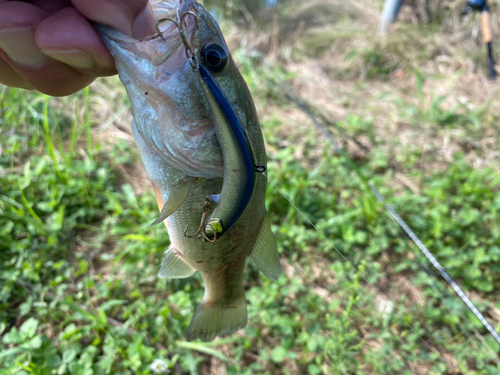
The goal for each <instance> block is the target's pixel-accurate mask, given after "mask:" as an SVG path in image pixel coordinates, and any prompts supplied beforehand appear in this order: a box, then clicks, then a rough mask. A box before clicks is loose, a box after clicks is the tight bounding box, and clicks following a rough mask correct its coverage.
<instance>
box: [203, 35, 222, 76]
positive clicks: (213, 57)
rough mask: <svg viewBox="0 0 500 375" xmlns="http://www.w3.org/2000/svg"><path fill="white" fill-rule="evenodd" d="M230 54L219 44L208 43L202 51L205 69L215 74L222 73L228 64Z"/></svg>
mask: <svg viewBox="0 0 500 375" xmlns="http://www.w3.org/2000/svg"><path fill="white" fill-rule="evenodd" d="M228 57H229V54H228V52H227V50H226V49H225V48H224V47H223V46H221V45H220V44H217V43H213V42H212V43H208V44H207V45H206V46H205V47H203V50H202V51H201V58H202V61H203V65H205V68H207V69H208V70H210V71H211V72H213V73H217V72H220V71H221V70H222V69H224V67H225V66H226V64H227V60H228Z"/></svg>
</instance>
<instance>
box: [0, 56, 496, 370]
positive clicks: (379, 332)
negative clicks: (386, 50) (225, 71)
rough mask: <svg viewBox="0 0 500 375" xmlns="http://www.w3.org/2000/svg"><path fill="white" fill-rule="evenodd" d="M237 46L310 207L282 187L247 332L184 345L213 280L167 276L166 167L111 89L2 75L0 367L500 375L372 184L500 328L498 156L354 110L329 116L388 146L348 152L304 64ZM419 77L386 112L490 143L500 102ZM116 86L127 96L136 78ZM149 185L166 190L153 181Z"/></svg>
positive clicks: (270, 198) (273, 174) (484, 342)
mask: <svg viewBox="0 0 500 375" xmlns="http://www.w3.org/2000/svg"><path fill="white" fill-rule="evenodd" d="M374 51H375V50H374ZM377 53H378V54H379V55H377V54H375V52H367V53H366V55H364V57H363V59H365V60H364V61H365V62H364V63H365V64H366V66H367V67H368V68H370V69H374V70H373V71H372V73H373V74H371V76H370V77H367V79H370V81H369V82H368V83H366V82H365V83H363V82H362V83H360V85H364V84H366V85H377V83H376V82H375V81H374V80H377V79H380V80H381V81H384V80H385V79H386V78H387V74H388V73H389V72H390V71H391V70H392V66H391V67H388V66H387V61H389V60H388V56H385V55H383V54H382V53H383V52H377ZM235 55H236V58H237V59H238V61H240V63H241V69H242V73H243V74H244V76H245V78H246V79H247V81H248V82H249V85H250V88H251V90H252V92H253V94H254V99H255V101H256V105H257V107H258V108H259V109H260V110H261V112H262V116H261V119H262V127H263V132H264V136H265V139H266V142H267V144H268V155H269V168H268V173H269V176H270V180H271V181H272V183H273V184H276V185H277V186H278V187H279V189H280V190H281V191H282V192H283V193H284V194H285V195H286V196H287V197H288V198H289V199H291V200H292V201H293V203H294V206H295V207H294V206H293V205H291V204H290V203H289V202H288V200H287V199H286V198H285V197H284V196H283V195H282V194H281V193H280V191H278V189H276V187H274V186H273V184H270V185H269V187H268V195H267V201H266V205H267V208H268V211H269V215H270V219H271V223H272V226H273V230H274V232H275V235H276V239H277V242H278V248H279V251H280V256H281V259H282V264H283V269H284V272H283V274H282V276H281V278H280V279H279V280H278V281H276V282H271V281H269V280H267V279H266V278H265V277H264V276H263V275H262V274H261V273H260V272H259V271H258V270H257V268H256V267H255V265H254V264H252V263H251V262H248V265H247V269H246V274H245V289H246V296H247V301H248V313H249V323H248V326H247V328H246V329H245V330H244V331H241V332H239V333H237V334H235V335H232V336H230V337H227V338H220V339H217V340H215V341H214V342H211V343H201V342H193V343H187V342H186V341H184V333H185V331H186V329H187V327H188V325H189V323H190V321H191V318H192V315H193V313H194V311H195V309H196V306H197V304H198V302H199V301H200V299H201V298H202V295H203V283H202V281H201V278H200V277H199V275H195V276H194V277H193V278H190V279H180V280H170V281H164V280H160V279H158V278H157V276H156V274H157V272H158V270H159V266H160V263H161V260H162V256H163V252H164V251H165V250H166V249H167V247H168V245H169V239H168V235H167V232H166V230H165V228H164V227H162V226H154V227H151V226H150V223H151V222H152V221H153V220H154V219H155V218H156V216H157V208H156V203H155V199H154V196H153V194H152V192H151V191H150V188H149V182H148V181H142V180H139V181H131V180H127V178H130V175H131V174H124V173H123V168H126V169H127V168H128V169H131V170H133V169H134V168H137V165H138V164H137V160H138V159H137V158H138V157H137V154H136V150H135V148H134V146H133V145H130V144H128V143H127V142H124V141H123V142H113V143H109V142H106V141H103V137H101V136H98V134H97V132H96V131H95V128H94V126H95V125H98V124H95V123H93V120H92V119H93V118H95V117H94V115H95V113H94V112H95V111H98V109H93V105H92V103H95V102H96V101H95V100H94V99H97V98H99V95H102V94H99V93H98V91H96V90H95V87H94V88H91V89H87V90H85V91H83V92H81V93H78V94H76V95H74V96H71V97H68V98H63V99H54V98H49V97H46V96H44V95H41V94H37V93H35V92H25V91H22V90H17V89H7V88H0V103H1V104H0V335H1V340H0V374H9V375H10V374H150V373H153V370H152V369H151V365H152V364H153V363H156V366H157V367H159V368H164V371H163V373H166V370H165V369H169V370H170V371H171V373H177V374H210V373H217V371H220V369H221V368H222V369H225V370H224V371H226V372H227V373H228V374H360V375H361V374H434V375H437V374H477V375H486V374H497V373H498V372H499V371H500V364H499V362H498V355H499V352H500V346H499V345H497V344H496V343H495V342H494V341H493V340H492V338H491V337H490V336H489V335H488V333H487V332H486V330H485V329H484V328H483V327H482V325H481V324H480V322H479V321H478V320H477V319H476V318H475V317H474V316H473V315H472V313H470V312H469V310H468V309H467V307H465V306H464V305H463V303H462V302H461V301H460V300H459V299H458V298H457V297H456V296H455V294H454V292H453V291H452V290H451V289H450V288H449V287H448V286H447V285H446V284H445V283H444V282H442V281H441V280H440V279H439V277H437V276H436V275H435V272H434V270H433V269H432V266H431V265H430V264H429V263H428V261H427V260H426V259H425V257H423V255H421V254H420V253H419V252H418V250H417V249H416V247H415V246H414V244H412V243H411V241H410V240H409V239H408V238H407V237H406V236H405V235H404V234H403V232H402V231H401V230H400V229H399V228H398V226H397V224H396V223H395V222H394V221H393V220H392V219H391V218H390V217H389V215H388V214H387V213H386V212H385V210H384V208H383V206H381V205H380V204H379V203H378V202H377V201H376V199H375V198H374V197H373V196H372V194H371V193H370V192H369V190H368V189H367V188H366V185H365V183H366V182H369V183H370V184H373V185H374V186H376V187H377V188H378V189H379V190H380V191H381V192H382V194H383V195H384V196H386V197H387V198H389V199H388V202H389V203H390V204H391V205H392V206H393V207H394V208H395V209H396V210H397V211H398V212H399V214H400V215H401V216H402V217H403V218H404V219H405V220H406V221H407V222H408V224H409V225H410V226H411V227H412V228H413V230H414V231H415V232H416V233H417V234H418V236H419V237H420V238H421V240H422V241H423V243H424V244H425V245H426V246H428V247H429V249H430V250H431V251H432V252H433V254H434V255H435V256H436V258H437V259H438V260H439V261H440V262H441V263H442V264H443V265H444V266H445V268H446V269H447V271H448V272H449V274H450V275H451V276H452V277H453V278H455V279H456V280H457V281H458V282H459V284H461V285H462V286H463V288H464V289H465V290H466V291H467V292H468V293H471V294H469V295H470V296H471V297H472V299H473V301H474V302H475V303H477V305H478V307H479V309H480V310H481V311H483V312H484V313H485V314H486V315H487V317H488V318H489V319H490V321H491V322H493V323H494V322H496V324H497V327H496V329H497V330H499V329H500V326H499V324H498V320H499V317H498V311H499V310H500V303H498V301H499V294H498V291H499V290H500V224H499V221H498V217H500V195H499V194H498V192H499V190H500V174H499V172H498V169H496V168H494V166H490V167H488V166H482V167H480V168H479V167H477V166H474V163H472V162H471V154H470V152H469V151H468V150H463V149H460V148H454V149H453V150H452V152H451V158H450V159H449V160H448V161H446V162H445V161H443V159H442V158H440V157H438V156H436V154H432V153H431V154H429V155H428V154H426V153H425V152H426V151H425V149H424V148H423V147H419V146H418V145H416V146H412V147H401V145H400V143H399V140H398V139H397V138H390V137H386V136H385V134H384V135H381V134H380V131H381V130H380V129H381V128H380V124H379V123H377V121H375V119H374V118H373V117H369V116H364V115H363V114H360V113H358V112H357V111H356V108H354V107H353V109H352V110H350V111H349V113H348V115H347V116H345V118H343V119H339V120H338V121H330V122H328V126H329V127H330V129H331V130H332V132H333V133H334V135H335V136H336V137H338V140H339V141H340V142H341V144H344V143H342V142H344V141H345V140H347V139H356V138H359V139H362V142H363V144H365V145H368V146H369V149H370V151H369V152H368V153H365V154H363V155H360V154H359V153H356V152H353V151H352V150H349V149H348V152H347V155H345V156H342V155H339V154H338V153H336V151H335V150H334V149H333V148H332V147H331V146H330V145H328V143H327V142H325V141H324V139H322V137H321V136H319V134H318V133H317V131H316V130H315V129H314V127H313V125H312V124H310V123H309V122H307V120H304V118H302V117H300V123H299V124H300V126H296V125H295V124H297V121H298V120H297V119H296V117H295V116H298V114H297V109H296V108H295V106H294V104H293V103H292V102H291V101H288V100H286V99H285V95H284V92H283V90H282V88H281V86H280V85H281V84H282V83H285V82H286V83H287V84H290V83H291V82H293V81H294V80H295V79H297V78H298V77H297V74H292V73H289V71H287V70H286V69H283V68H281V67H280V66H279V65H278V64H270V65H267V64H259V63H258V59H259V56H256V55H252V54H249V53H247V52H245V51H243V50H239V51H237V53H236V54H235ZM412 74H415V77H416V78H415V83H414V85H413V86H412V87H410V88H408V87H407V86H406V87H405V88H404V89H401V90H399V89H397V90H394V91H392V92H388V93H383V94H381V95H379V96H376V97H373V98H372V99H371V100H372V102H369V103H367V105H369V106H372V108H375V109H376V107H377V106H378V105H379V104H380V103H383V102H384V101H391V102H393V103H395V105H394V108H393V110H392V112H390V114H389V115H388V116H387V119H386V120H385V121H387V122H389V121H393V122H394V123H395V124H404V126H405V127H406V128H410V129H420V128H422V129H424V130H425V133H426V136H429V139H431V138H433V137H441V136H443V135H445V136H446V135H448V134H449V133H448V132H449V131H450V129H451V130H453V129H458V128H460V129H466V131H467V135H468V136H469V137H470V138H471V139H472V140H473V141H477V142H480V141H481V139H482V138H481V137H485V134H491V132H493V134H494V132H495V131H497V130H496V125H495V123H496V121H495V118H496V117H495V115H494V114H491V113H489V108H488V106H476V107H474V108H469V107H467V106H465V105H461V104H456V105H455V106H454V107H452V108H451V109H450V108H449V107H447V106H446V105H445V104H444V101H445V99H446V98H443V97H442V95H441V94H436V93H433V92H429V90H426V87H427V86H426V85H427V82H426V81H425V80H424V79H423V76H422V75H421V74H420V73H419V72H417V73H414V72H412ZM299 78H300V77H299ZM431 91H432V90H431ZM113 95H114V98H115V99H116V98H118V100H119V101H120V102H122V103H123V101H124V92H123V90H120V91H116V92H115V93H114V94H113ZM409 97H410V99H409ZM412 99H415V100H412ZM469 99H470V100H471V101H473V100H474V98H469ZM356 101H357V99H356V97H355V96H354V94H353V96H352V97H346V98H345V103H355V102H356ZM347 105H349V104H347ZM267 108H270V109H269V110H266V109H267ZM311 109H312V110H313V112H314V113H316V114H317V115H318V114H324V115H325V110H324V109H323V108H319V107H317V106H315V103H313V105H312V108H311ZM93 111H94V112H93ZM294 111H295V112H294ZM375 112H376V110H374V113H375ZM319 117H321V116H319ZM389 119H391V120H389ZM323 120H326V118H323ZM290 124H292V126H291V125H290ZM406 128H405V129H406ZM394 150H397V151H398V152H395V151H394ZM423 160H424V161H425V162H426V163H427V162H428V163H429V165H430V166H426V163H424V162H423ZM396 172H397V173H402V174H404V176H406V178H408V179H410V180H411V181H413V182H414V185H416V186H417V188H418V192H416V193H415V192H412V191H410V190H409V189H406V188H405V187H404V186H403V187H402V185H401V184H399V183H397V179H396ZM361 176H364V178H366V181H364V180H363V178H361ZM137 184H139V185H141V186H142V187H143V188H144V190H145V191H147V193H145V194H144V195H136V194H135V192H134V189H133V187H132V186H136V185H137ZM299 210H300V211H299ZM311 223H313V224H314V225H315V226H316V228H317V229H315V228H314V227H313V226H312V225H311ZM156 360H161V361H162V364H160V365H158V362H155V361H156ZM217 369H219V370H217Z"/></svg>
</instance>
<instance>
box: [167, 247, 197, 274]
mask: <svg viewBox="0 0 500 375" xmlns="http://www.w3.org/2000/svg"><path fill="white" fill-rule="evenodd" d="M195 272H196V270H195V269H194V268H193V267H191V266H190V265H189V264H187V262H186V261H185V260H184V259H182V255H181V254H180V253H179V252H178V251H177V250H175V249H174V248H173V247H172V246H170V247H169V248H168V250H167V251H166V252H165V259H163V263H162V264H161V269H160V272H159V273H158V277H160V278H162V279H183V278H185V277H189V276H192V275H193V274H194V273H195Z"/></svg>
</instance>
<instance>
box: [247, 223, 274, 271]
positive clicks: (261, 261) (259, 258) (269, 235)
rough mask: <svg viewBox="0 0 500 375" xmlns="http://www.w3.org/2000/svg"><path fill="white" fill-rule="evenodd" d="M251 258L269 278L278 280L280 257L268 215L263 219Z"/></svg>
mask: <svg viewBox="0 0 500 375" xmlns="http://www.w3.org/2000/svg"><path fill="white" fill-rule="evenodd" d="M250 258H252V260H253V261H254V262H255V264H256V265H257V267H259V269H260V270H261V271H262V273H263V274H264V275H266V276H267V278H269V279H271V280H278V278H279V277H280V273H281V266H280V259H279V254H278V248H277V247H276V240H275V239H274V234H273V232H272V230H271V223H269V219H268V217H267V215H265V216H264V219H263V220H262V226H261V227H260V232H259V236H258V237H257V241H256V242H255V245H254V247H253V249H252V252H251V253H250Z"/></svg>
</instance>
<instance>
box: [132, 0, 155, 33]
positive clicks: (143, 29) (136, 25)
mask: <svg viewBox="0 0 500 375" xmlns="http://www.w3.org/2000/svg"><path fill="white" fill-rule="evenodd" d="M155 33H156V29H155V19H154V17H153V12H152V11H151V8H150V6H149V4H148V5H147V6H146V8H144V10H143V11H142V12H141V13H139V15H138V16H137V17H136V18H135V20H134V22H133V24H132V35H133V37H134V38H136V39H142V38H144V37H146V36H149V35H153V34H155Z"/></svg>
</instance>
